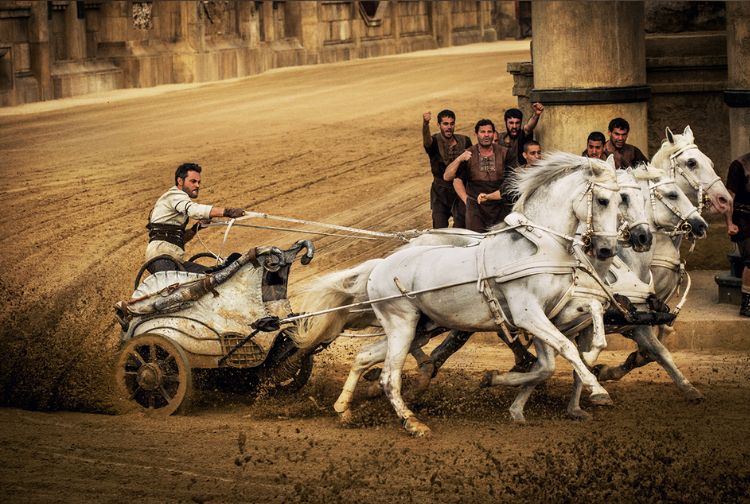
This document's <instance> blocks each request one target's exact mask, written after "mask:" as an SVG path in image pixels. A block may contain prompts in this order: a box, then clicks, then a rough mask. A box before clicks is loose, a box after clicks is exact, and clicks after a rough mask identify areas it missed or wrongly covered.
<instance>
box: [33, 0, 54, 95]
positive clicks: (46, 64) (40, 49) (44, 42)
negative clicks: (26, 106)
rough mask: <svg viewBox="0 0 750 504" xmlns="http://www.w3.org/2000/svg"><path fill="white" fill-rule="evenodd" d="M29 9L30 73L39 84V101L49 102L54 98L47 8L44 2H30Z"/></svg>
mask: <svg viewBox="0 0 750 504" xmlns="http://www.w3.org/2000/svg"><path fill="white" fill-rule="evenodd" d="M30 7H31V17H30V18H29V32H28V33H29V59H30V63H31V72H32V73H33V74H34V77H35V78H36V80H37V82H38V84H39V100H51V99H52V98H54V96H52V77H51V76H50V50H49V22H48V21H47V7H48V6H47V3H46V2H32V3H31V6H30Z"/></svg>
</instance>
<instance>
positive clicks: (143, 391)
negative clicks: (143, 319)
mask: <svg viewBox="0 0 750 504" xmlns="http://www.w3.org/2000/svg"><path fill="white" fill-rule="evenodd" d="M116 366H117V367H116V368H115V380H116V386H117V390H118V393H119V394H120V397H121V398H122V399H124V400H126V401H127V402H128V403H129V405H131V406H135V407H136V408H138V409H139V410H141V411H145V412H148V413H154V414H157V415H163V416H168V415H171V414H173V413H185V412H186V411H187V409H188V408H189V407H190V399H191V396H192V394H193V377H192V372H191V369H190V363H189V362H188V360H187V356H186V355H185V352H184V351H183V350H182V348H180V346H179V345H177V344H175V343H173V342H172V341H171V340H169V339H168V338H165V337H163V336H160V335H157V334H142V335H140V336H136V337H135V338H133V339H131V340H129V341H128V342H127V343H126V344H125V345H124V346H123V348H122V351H121V352H120V355H119V356H118V358H117V365H116Z"/></svg>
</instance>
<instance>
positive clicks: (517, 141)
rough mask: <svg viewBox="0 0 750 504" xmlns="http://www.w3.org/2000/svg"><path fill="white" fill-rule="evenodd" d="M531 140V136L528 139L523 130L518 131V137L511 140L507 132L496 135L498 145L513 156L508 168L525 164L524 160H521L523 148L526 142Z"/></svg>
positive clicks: (532, 137)
mask: <svg viewBox="0 0 750 504" xmlns="http://www.w3.org/2000/svg"><path fill="white" fill-rule="evenodd" d="M533 139H534V136H533V135H531V136H529V137H527V136H526V133H524V131H523V128H521V129H520V130H518V135H517V136H516V138H511V137H510V135H509V134H508V132H507V131H504V132H503V133H500V134H499V135H498V140H499V142H500V145H504V146H505V147H507V148H508V149H510V151H511V153H512V154H513V157H512V160H511V162H510V163H508V166H521V165H522V164H524V163H525V162H526V160H525V159H524V158H523V146H524V145H525V144H526V142H527V141H529V140H533Z"/></svg>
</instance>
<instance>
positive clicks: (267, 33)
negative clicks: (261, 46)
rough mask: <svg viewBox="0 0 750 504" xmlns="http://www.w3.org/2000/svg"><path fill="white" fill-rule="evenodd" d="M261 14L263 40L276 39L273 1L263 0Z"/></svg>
mask: <svg viewBox="0 0 750 504" xmlns="http://www.w3.org/2000/svg"><path fill="white" fill-rule="evenodd" d="M261 15H262V16H263V40H265V41H266V42H271V41H273V40H276V37H275V34H274V26H273V24H274V16H273V2H269V1H264V2H263V12H262V13H261Z"/></svg>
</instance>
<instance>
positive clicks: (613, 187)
mask: <svg viewBox="0 0 750 504" xmlns="http://www.w3.org/2000/svg"><path fill="white" fill-rule="evenodd" d="M510 186H511V190H512V191H513V192H515V193H516V194H517V195H518V200H517V201H516V204H515V206H514V207H513V210H514V211H516V212H521V213H523V214H524V215H526V217H527V218H529V219H530V220H531V221H532V222H534V223H536V224H539V225H542V226H545V227H547V228H550V229H553V230H555V231H557V232H559V233H564V234H566V235H573V234H574V233H575V232H576V229H577V228H578V225H579V223H581V224H583V225H584V231H583V235H582V240H583V242H584V244H585V245H586V248H587V249H590V250H591V251H592V252H593V253H594V254H595V255H596V256H597V257H599V258H602V259H606V258H608V257H612V256H614V255H615V254H616V253H617V241H618V237H619V235H620V233H619V231H618V215H619V209H618V206H619V204H620V194H619V193H618V190H619V187H618V185H617V176H616V175H615V167H614V163H613V162H610V163H607V162H604V161H601V160H599V159H592V158H584V157H581V156H576V155H574V154H569V153H566V152H552V153H548V154H546V155H545V156H544V157H543V158H542V159H541V160H540V161H539V162H537V163H535V164H534V165H533V166H530V167H528V168H526V169H524V170H520V171H519V172H516V173H515V174H514V176H513V178H512V179H511V181H510Z"/></svg>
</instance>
